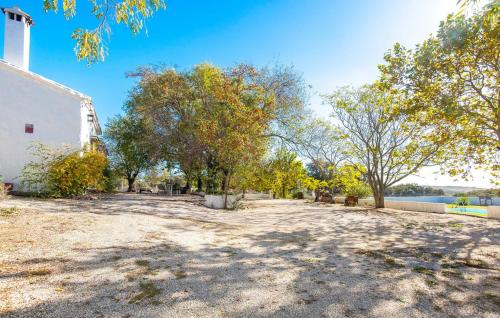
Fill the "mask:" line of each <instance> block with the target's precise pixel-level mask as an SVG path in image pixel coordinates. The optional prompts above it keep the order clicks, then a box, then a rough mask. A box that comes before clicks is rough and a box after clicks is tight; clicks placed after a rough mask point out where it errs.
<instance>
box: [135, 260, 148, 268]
mask: <svg viewBox="0 0 500 318" xmlns="http://www.w3.org/2000/svg"><path fill="white" fill-rule="evenodd" d="M135 265H138V266H144V267H146V266H149V261H148V260H144V259H136V260H135Z"/></svg>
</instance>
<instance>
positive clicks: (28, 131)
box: [24, 124, 34, 134]
mask: <svg viewBox="0 0 500 318" xmlns="http://www.w3.org/2000/svg"><path fill="white" fill-rule="evenodd" d="M33 130H34V128H33V124H26V125H24V132H25V133H26V134H32V133H33Z"/></svg>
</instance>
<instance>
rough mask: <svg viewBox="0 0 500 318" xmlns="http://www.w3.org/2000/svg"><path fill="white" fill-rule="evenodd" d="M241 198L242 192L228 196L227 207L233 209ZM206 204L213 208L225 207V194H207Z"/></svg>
mask: <svg viewBox="0 0 500 318" xmlns="http://www.w3.org/2000/svg"><path fill="white" fill-rule="evenodd" d="M240 199H241V194H236V195H228V196H227V208H228V209H232V208H234V207H235V206H236V203H237V202H238V201H239V200H240ZM204 204H205V206H206V207H209V208H212V209H224V195H213V194H206V195H205V203H204Z"/></svg>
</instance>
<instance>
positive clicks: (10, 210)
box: [0, 206, 21, 216]
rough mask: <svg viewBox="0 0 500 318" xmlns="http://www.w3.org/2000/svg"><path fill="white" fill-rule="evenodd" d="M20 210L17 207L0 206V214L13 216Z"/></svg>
mask: <svg viewBox="0 0 500 318" xmlns="http://www.w3.org/2000/svg"><path fill="white" fill-rule="evenodd" d="M20 212H21V209H19V208H18V207H15V206H13V207H10V208H0V216H14V215H17V214H19V213H20Z"/></svg>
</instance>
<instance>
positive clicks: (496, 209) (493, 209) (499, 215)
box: [486, 205, 500, 220]
mask: <svg viewBox="0 0 500 318" xmlns="http://www.w3.org/2000/svg"><path fill="white" fill-rule="evenodd" d="M486 211H487V212H488V218H490V219H497V220H500V206H494V205H490V206H488V207H486Z"/></svg>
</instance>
